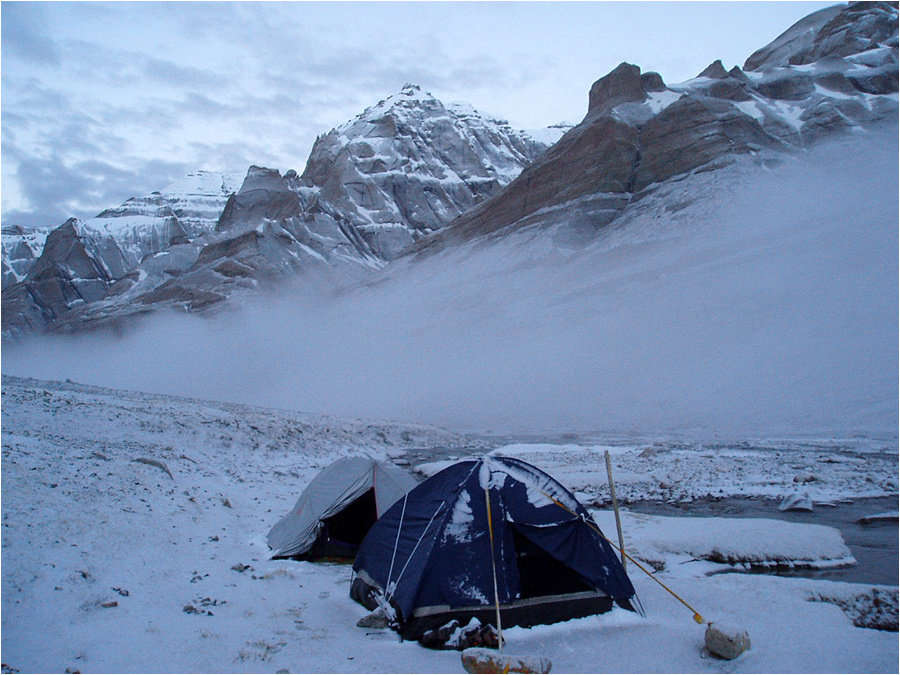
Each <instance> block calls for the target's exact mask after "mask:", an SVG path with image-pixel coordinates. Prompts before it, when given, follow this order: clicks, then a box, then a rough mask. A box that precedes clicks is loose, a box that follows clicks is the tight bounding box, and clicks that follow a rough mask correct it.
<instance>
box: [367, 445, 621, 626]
mask: <svg viewBox="0 0 900 675" xmlns="http://www.w3.org/2000/svg"><path fill="white" fill-rule="evenodd" d="M353 569H354V571H355V573H356V576H355V578H354V580H353V583H352V585H351V589H350V596H351V597H352V598H353V599H354V600H356V601H358V602H360V603H361V604H363V605H364V606H366V607H368V608H369V609H374V608H375V606H376V605H381V606H385V602H384V601H385V600H386V601H387V602H388V603H389V605H390V609H388V612H389V613H394V614H395V615H396V616H395V619H396V623H395V627H397V628H398V630H399V632H400V634H401V636H402V637H404V638H407V639H419V638H421V637H422V636H423V634H424V633H426V632H427V631H430V630H432V629H435V628H438V627H440V626H443V625H445V624H446V623H448V622H449V621H452V620H454V619H455V620H457V621H459V623H460V625H466V624H468V622H469V621H470V620H471V619H472V618H477V619H478V620H479V621H480V622H481V623H482V624H488V623H490V624H494V625H495V626H496V623H497V621H496V615H497V613H498V612H499V614H500V616H501V624H502V626H513V625H516V626H532V625H536V624H546V623H554V622H556V621H564V620H567V619H572V618H576V617H582V616H588V615H591V614H600V613H602V612H605V611H608V610H609V609H611V608H612V606H613V602H616V603H617V604H618V605H620V606H622V607H625V608H627V609H633V607H632V604H631V600H632V598H633V597H634V588H633V587H632V585H631V581H630V580H629V578H628V575H627V574H626V573H625V569H624V568H623V567H622V564H621V563H620V562H619V559H618V558H617V557H616V554H615V552H614V551H613V549H612V547H611V546H610V545H609V543H608V542H607V541H606V540H605V538H604V537H603V536H602V534H601V532H600V529H599V528H598V527H597V525H596V524H595V523H594V521H593V519H592V518H591V517H590V515H589V514H588V513H587V511H586V510H585V509H584V507H583V506H582V505H581V504H579V503H578V500H576V499H575V497H574V496H573V495H572V494H571V493H570V492H569V491H568V490H566V489H565V488H564V487H563V486H562V485H560V484H559V483H558V482H557V481H556V480H554V479H553V478H551V477H550V476H548V475H547V474H545V473H544V472H543V471H541V470H540V469H538V468H536V467H534V466H532V465H530V464H528V463H526V462H523V461H521V460H519V459H515V458H511V457H503V456H499V455H487V456H485V457H482V458H480V459H470V460H464V461H460V462H457V463H456V464H453V465H452V466H449V467H447V468H446V469H444V470H443V471H440V472H439V473H437V474H435V475H434V476H432V477H431V478H429V479H428V480H426V481H424V482H422V483H420V484H419V485H418V486H416V487H415V488H414V489H412V490H411V491H410V492H409V493H407V495H406V496H405V497H404V498H403V499H401V500H400V501H398V502H397V503H396V504H394V505H393V506H392V507H391V508H390V509H389V510H388V511H387V512H386V513H385V514H384V515H383V516H382V517H381V518H380V519H379V520H378V522H377V523H375V525H374V526H373V527H372V529H370V530H369V533H368V534H367V535H366V538H365V539H364V540H363V542H362V544H361V545H360V548H359V552H358V553H357V556H356V561H355V563H354V565H353Z"/></svg>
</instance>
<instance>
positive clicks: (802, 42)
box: [744, 2, 897, 71]
mask: <svg viewBox="0 0 900 675" xmlns="http://www.w3.org/2000/svg"><path fill="white" fill-rule="evenodd" d="M881 46H885V47H893V48H894V49H895V50H896V48H897V3H895V2H894V3H891V2H851V3H849V4H848V5H835V6H834V7H826V8H825V9H821V10H819V11H818V12H814V13H812V14H810V15H809V16H807V17H805V18H803V19H801V20H800V21H798V22H797V23H795V24H794V25H793V26H791V27H790V28H788V29H787V30H786V31H785V32H784V33H782V34H781V35H779V36H778V37H777V38H776V39H775V40H774V41H772V42H771V43H770V44H768V45H766V46H765V47H763V48H762V49H760V50H758V51H756V52H754V53H753V54H752V55H751V56H750V57H749V58H748V59H747V61H746V62H745V63H744V70H745V71H746V70H751V71H753V70H769V69H772V68H777V67H784V66H801V65H807V64H810V63H814V62H816V61H820V60H822V59H824V58H825V57H828V56H838V57H845V56H850V55H853V54H860V53H862V52H866V51H870V50H875V49H878V48H879V47H881Z"/></svg>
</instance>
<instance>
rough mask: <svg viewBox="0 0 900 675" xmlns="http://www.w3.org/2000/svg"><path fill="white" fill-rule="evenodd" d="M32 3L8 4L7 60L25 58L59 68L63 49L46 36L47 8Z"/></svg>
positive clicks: (5, 27)
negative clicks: (44, 27)
mask: <svg viewBox="0 0 900 675" xmlns="http://www.w3.org/2000/svg"><path fill="white" fill-rule="evenodd" d="M30 4H32V3H28V4H26V3H21V2H4V3H3V4H2V6H0V11H2V19H3V28H2V36H3V39H2V44H3V58H4V59H7V58H15V57H18V58H21V59H24V60H25V61H29V62H31V63H35V64H38V65H42V66H58V65H59V64H60V62H61V59H62V56H61V51H60V49H59V47H58V46H57V45H56V43H54V42H53V41H52V40H50V39H48V38H47V37H46V32H45V30H44V29H43V26H44V25H45V8H43V7H40V6H39V4H38V6H36V7H31V6H28V5H30Z"/></svg>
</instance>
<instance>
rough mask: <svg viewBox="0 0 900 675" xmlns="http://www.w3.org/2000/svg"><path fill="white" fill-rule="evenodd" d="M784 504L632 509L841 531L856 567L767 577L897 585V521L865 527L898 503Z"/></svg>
mask: <svg viewBox="0 0 900 675" xmlns="http://www.w3.org/2000/svg"><path fill="white" fill-rule="evenodd" d="M779 504H780V501H779V500H772V499H762V498H752V497H729V498H726V499H720V500H709V499H697V500H694V501H693V502H691V503H689V504H668V503H665V502H632V503H629V504H628V509H629V510H631V511H637V512H639V513H647V514H657V515H665V516H686V517H698V518H703V517H707V518H708V517H711V516H718V517H724V518H770V519H778V520H788V521H791V522H794V523H811V524H814V525H828V526H830V527H834V528H837V529H838V530H840V531H841V534H842V535H843V537H844V543H845V544H847V547H848V548H849V549H850V550H851V551H852V552H853V557H854V558H856V562H857V564H856V565H851V566H848V567H839V568H835V569H829V570H804V569H794V570H778V571H775V572H773V571H771V570H767V571H766V573H767V574H773V573H774V574H779V575H783V576H802V577H807V578H813V579H829V580H831V581H847V582H853V583H870V584H888V585H892V586H896V585H897V579H898V552H897V548H898V547H897V543H898V524H897V521H889V522H876V523H870V524H860V523H858V522H857V521H858V520H859V519H860V518H863V517H865V516H871V515H874V514H876V513H884V512H886V511H897V497H875V498H865V499H855V500H853V501H852V502H851V503H849V504H844V503H839V504H836V505H835V506H816V507H815V508H814V509H813V510H812V511H779V510H778V505H779Z"/></svg>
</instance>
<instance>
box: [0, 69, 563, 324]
mask: <svg viewBox="0 0 900 675" xmlns="http://www.w3.org/2000/svg"><path fill="white" fill-rule="evenodd" d="M564 131H565V128H556V129H549V130H545V132H544V133H543V134H542V135H543V136H544V137H545V138H547V137H549V138H550V139H551V140H556V139H557V138H559V136H561V135H562V134H563V132H564ZM548 146H549V142H547V141H545V140H542V141H538V140H535V139H533V138H532V137H531V136H530V135H529V134H527V133H525V132H521V131H516V130H513V129H512V128H510V127H509V125H508V124H506V123H505V122H501V121H497V120H492V119H489V118H486V117H484V116H483V115H480V114H479V113H478V112H477V111H475V110H474V109H472V108H470V107H468V106H465V105H461V104H457V105H449V106H445V105H444V104H442V103H441V102H440V101H438V100H437V99H435V98H434V97H433V96H431V95H430V94H428V93H426V92H422V91H421V90H420V89H419V88H418V87H415V86H412V85H407V86H406V87H404V88H403V90H402V91H401V92H400V93H398V94H396V95H394V96H391V97H389V98H387V99H386V100H384V101H381V102H380V103H378V104H377V105H376V106H373V107H371V108H369V109H367V110H366V111H365V112H363V113H362V114H361V115H359V116H358V117H357V118H355V119H354V120H351V121H350V122H348V123H346V124H344V125H342V126H340V127H338V128H337V129H334V130H332V131H331V132H329V133H328V134H326V135H324V136H322V137H320V138H319V139H318V140H317V141H316V143H315V146H314V148H313V151H312V153H311V155H310V158H309V161H308V162H307V166H306V170H305V171H304V172H303V175H302V176H301V175H298V174H297V172H295V171H293V170H290V171H288V172H287V173H285V174H284V175H282V174H281V173H280V172H279V171H278V170H275V169H270V168H264V167H259V166H251V167H250V169H249V170H248V172H247V174H246V176H244V177H243V178H241V177H237V176H233V175H222V174H215V173H211V172H198V173H195V174H191V175H190V176H188V177H187V178H185V179H184V180H182V181H180V182H179V183H176V184H175V185H173V186H170V187H169V188H167V189H166V190H164V191H162V192H154V193H152V194H151V195H148V196H146V197H140V198H133V199H129V200H128V201H126V202H125V203H124V204H122V206H120V207H118V208H115V209H108V210H106V211H104V212H102V213H101V214H99V215H98V216H97V217H96V218H91V219H89V220H87V221H83V222H74V221H73V222H72V223H70V227H69V228H68V229H67V230H66V232H67V233H68V234H67V235H66V236H67V237H69V236H74V237H76V238H77V239H78V240H79V242H80V246H81V248H82V249H83V250H84V251H85V254H86V255H88V256H89V257H90V258H91V259H92V260H94V261H95V262H96V264H97V267H98V269H99V270H101V271H102V275H101V276H100V277H97V278H98V279H100V278H102V282H98V283H95V284H94V285H93V286H92V291H91V293H88V294H87V296H85V295H84V294H82V295H81V296H79V300H78V301H77V302H76V301H74V300H71V297H74V296H72V293H71V292H68V291H67V293H63V294H61V293H58V292H55V291H54V292H53V293H51V294H50V295H46V294H47V293H48V292H50V291H51V290H53V289H52V288H51V286H48V285H47V283H46V282H40V283H39V281H40V280H39V279H37V278H36V277H35V275H34V274H33V273H31V272H30V271H29V270H31V269H32V266H34V268H36V269H49V268H52V269H63V268H65V264H64V263H65V261H63V260H60V259H59V258H58V255H59V251H60V249H59V247H56V246H54V247H42V246H41V244H42V242H39V241H36V243H33V244H30V243H29V242H28V241H26V239H25V235H24V234H23V233H22V232H19V231H18V230H16V231H15V232H13V231H12V230H10V231H9V234H8V235H7V233H6V232H4V249H3V251H4V254H3V270H4V291H3V294H4V295H3V306H4V327H3V330H4V336H6V337H15V336H19V335H24V334H27V333H34V332H43V331H44V330H47V329H51V330H58V331H72V330H80V329H82V328H85V327H87V326H92V325H103V324H105V323H108V322H110V321H116V320H118V319H121V318H122V317H124V316H127V315H130V314H140V313H144V312H147V311H149V310H151V309H155V308H158V307H165V306H173V307H179V308H182V309H187V310H201V309H206V308H209V307H211V306H214V305H217V304H219V303H220V302H222V301H223V300H225V299H226V298H228V297H230V296H231V295H232V294H233V293H234V292H236V291H240V290H245V289H256V288H258V287H260V285H267V284H269V283H270V282H271V281H272V280H274V279H277V278H280V277H285V276H288V277H291V276H297V275H299V274H303V275H309V274H313V275H318V276H323V277H328V276H330V275H337V276H341V277H349V278H353V275H354V274H361V273H362V272H364V271H366V270H372V269H376V268H378V267H380V266H382V265H384V264H385V262H386V261H388V260H390V259H392V258H394V257H396V256H397V255H398V254H399V253H400V252H401V251H402V250H404V249H405V248H406V247H407V246H409V244H411V243H412V242H413V241H415V240H416V239H417V238H418V237H420V236H421V235H422V234H427V233H429V232H432V231H434V230H436V229H438V228H440V227H442V226H443V225H445V224H446V223H447V222H449V221H450V220H452V219H453V218H455V217H456V216H458V215H459V214H460V213H462V212H464V211H465V210H467V209H469V208H470V207H471V206H473V205H474V204H477V203H479V202H480V201H483V200H484V199H486V198H487V197H489V196H491V195H493V194H496V193H497V192H499V191H500V190H501V189H502V187H503V186H504V185H506V184H507V183H508V182H509V181H510V180H512V179H513V178H514V177H515V176H517V175H518V174H519V172H520V171H521V170H522V168H523V167H524V166H525V165H526V164H528V163H530V162H531V161H532V160H533V159H534V158H535V157H537V156H538V155H540V154H541V153H542V152H544V151H545V150H546V149H547V147H548ZM73 232H74V235H72V233H73ZM33 239H34V238H33ZM36 261H39V262H40V265H38V264H37V262H36ZM65 276H66V275H65V274H62V276H61V277H60V278H63V277H65ZM78 278H79V279H81V277H78ZM88 278H91V279H93V277H84V279H88ZM60 283H62V282H60ZM79 283H81V285H84V284H85V283H86V282H84V281H81V282H79ZM70 296H71V297H70ZM62 298H69V299H70V300H71V301H67V302H63V300H62ZM7 308H9V309H8V311H7Z"/></svg>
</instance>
